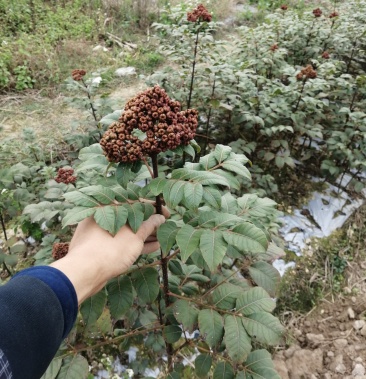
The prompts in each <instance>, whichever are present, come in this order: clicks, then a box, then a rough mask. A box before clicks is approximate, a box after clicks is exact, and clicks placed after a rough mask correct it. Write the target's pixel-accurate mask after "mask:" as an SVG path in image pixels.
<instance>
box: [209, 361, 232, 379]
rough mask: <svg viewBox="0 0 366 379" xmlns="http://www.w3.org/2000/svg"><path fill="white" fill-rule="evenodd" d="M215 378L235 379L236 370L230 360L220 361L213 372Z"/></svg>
mask: <svg viewBox="0 0 366 379" xmlns="http://www.w3.org/2000/svg"><path fill="white" fill-rule="evenodd" d="M213 379H234V370H233V367H232V366H231V364H230V363H229V362H219V363H218V364H217V365H216V367H215V371H214V373H213Z"/></svg>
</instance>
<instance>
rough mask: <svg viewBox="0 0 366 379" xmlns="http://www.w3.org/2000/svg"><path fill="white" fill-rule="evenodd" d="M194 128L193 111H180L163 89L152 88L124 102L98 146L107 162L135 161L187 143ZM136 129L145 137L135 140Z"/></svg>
mask: <svg viewBox="0 0 366 379" xmlns="http://www.w3.org/2000/svg"><path fill="white" fill-rule="evenodd" d="M173 110H174V111H173ZM197 125H198V112H197V111H196V110H195V109H188V110H186V111H181V106H180V103H179V102H178V101H174V100H171V99H170V98H169V96H168V95H167V93H166V92H165V90H164V89H162V88H160V87H159V86H155V87H153V88H149V89H147V90H146V91H144V92H142V93H140V94H137V95H136V96H135V97H134V98H132V99H131V100H129V101H128V102H127V104H126V106H125V109H124V112H123V114H122V115H121V117H120V118H119V120H118V121H117V122H114V123H112V124H111V125H110V126H109V128H108V130H107V131H106V132H105V134H104V136H103V137H102V138H101V140H100V145H101V146H102V148H103V151H104V153H105V155H106V157H107V159H108V160H109V161H110V162H135V161H137V160H140V159H141V158H142V157H143V156H145V155H151V154H153V153H160V152H163V151H166V150H168V149H176V148H177V147H178V146H179V145H187V144H189V141H190V140H191V139H193V138H194V136H195V133H196V129H197ZM136 129H138V130H140V131H142V132H145V133H146V137H145V138H144V139H139V138H137V137H135V136H134V133H133V132H134V131H136ZM116 146H117V148H116Z"/></svg>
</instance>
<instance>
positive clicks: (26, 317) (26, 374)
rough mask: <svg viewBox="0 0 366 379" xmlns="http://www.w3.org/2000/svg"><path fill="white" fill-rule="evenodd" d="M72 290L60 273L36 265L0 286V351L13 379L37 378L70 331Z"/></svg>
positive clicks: (73, 314) (74, 299)
mask: <svg viewBox="0 0 366 379" xmlns="http://www.w3.org/2000/svg"><path fill="white" fill-rule="evenodd" d="M77 311H78V303H77V297H76V293H75V289H74V287H73V285H72V284H71V282H70V281H69V279H68V278H67V277H66V276H65V275H64V274H63V273H62V272H61V271H59V270H57V269H55V268H53V267H49V266H37V267H32V268H29V269H26V270H23V271H21V272H20V273H18V274H17V275H15V276H14V277H13V278H12V279H11V280H10V281H9V282H8V283H7V284H5V285H3V286H1V287H0V349H1V350H2V351H3V352H4V354H5V356H6V358H7V360H8V361H9V364H10V368H11V370H12V373H13V378H14V379H26V378H27V379H39V378H40V377H41V376H42V375H43V373H44V371H45V370H46V369H47V367H48V365H49V363H50V362H51V360H52V358H53V357H54V355H55V354H56V352H57V350H58V348H59V346H60V344H61V342H62V339H63V338H65V337H66V336H67V334H68V333H69V332H70V330H71V328H72V326H73V324H74V322H75V319H76V315H77Z"/></svg>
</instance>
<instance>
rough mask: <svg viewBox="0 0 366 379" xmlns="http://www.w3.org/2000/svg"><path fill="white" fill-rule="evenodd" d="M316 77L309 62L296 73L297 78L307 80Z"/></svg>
mask: <svg viewBox="0 0 366 379" xmlns="http://www.w3.org/2000/svg"><path fill="white" fill-rule="evenodd" d="M316 77H317V72H316V71H315V70H314V69H313V67H312V66H311V65H310V64H309V65H307V66H306V67H305V68H303V69H302V70H301V71H300V72H299V73H298V74H297V75H296V79H297V80H307V79H315V78H316Z"/></svg>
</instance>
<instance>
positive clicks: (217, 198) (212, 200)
mask: <svg viewBox="0 0 366 379" xmlns="http://www.w3.org/2000/svg"><path fill="white" fill-rule="evenodd" d="M203 200H204V201H205V202H207V203H208V204H209V205H211V206H212V207H214V208H217V209H220V208H221V193H220V191H219V190H217V189H215V188H211V187H203Z"/></svg>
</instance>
